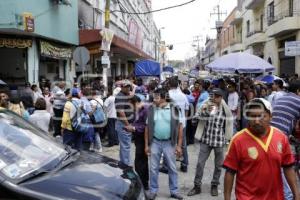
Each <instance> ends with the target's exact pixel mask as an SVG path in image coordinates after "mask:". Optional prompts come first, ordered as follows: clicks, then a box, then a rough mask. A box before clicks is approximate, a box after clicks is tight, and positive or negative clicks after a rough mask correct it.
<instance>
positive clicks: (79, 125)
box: [71, 101, 90, 134]
mask: <svg viewBox="0 0 300 200" xmlns="http://www.w3.org/2000/svg"><path fill="white" fill-rule="evenodd" d="M71 103H72V104H73V105H74V106H75V108H76V112H75V115H74V117H73V118H72V119H71V125H72V129H73V131H75V132H77V133H82V134H85V133H87V132H88V130H89V128H90V118H89V116H88V114H87V113H85V111H84V110H83V109H82V108H80V106H79V105H78V103H77V102H76V101H71Z"/></svg>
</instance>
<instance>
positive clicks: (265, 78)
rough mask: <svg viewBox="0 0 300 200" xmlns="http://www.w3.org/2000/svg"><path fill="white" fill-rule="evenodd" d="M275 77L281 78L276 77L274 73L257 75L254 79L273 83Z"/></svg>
mask: <svg viewBox="0 0 300 200" xmlns="http://www.w3.org/2000/svg"><path fill="white" fill-rule="evenodd" d="M277 79H281V78H280V77H278V76H275V75H266V76H259V77H257V78H256V80H258V81H262V82H265V83H273V82H274V80H277ZM281 80H282V79H281Z"/></svg>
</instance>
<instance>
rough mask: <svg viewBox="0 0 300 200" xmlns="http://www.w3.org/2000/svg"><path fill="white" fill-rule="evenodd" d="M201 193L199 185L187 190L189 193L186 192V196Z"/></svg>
mask: <svg viewBox="0 0 300 200" xmlns="http://www.w3.org/2000/svg"><path fill="white" fill-rule="evenodd" d="M200 193H201V187H200V186H194V188H193V189H192V190H191V191H189V193H188V194H187V196H189V197H190V196H194V195H196V194H200Z"/></svg>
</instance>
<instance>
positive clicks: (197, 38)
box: [193, 35, 203, 64]
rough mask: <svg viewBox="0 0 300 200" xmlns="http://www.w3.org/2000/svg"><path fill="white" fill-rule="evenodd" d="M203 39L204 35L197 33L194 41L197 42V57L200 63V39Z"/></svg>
mask: <svg viewBox="0 0 300 200" xmlns="http://www.w3.org/2000/svg"><path fill="white" fill-rule="evenodd" d="M202 40H203V36H202V35H197V36H195V37H194V41H193V42H195V43H197V58H198V64H200V62H201V53H200V41H202Z"/></svg>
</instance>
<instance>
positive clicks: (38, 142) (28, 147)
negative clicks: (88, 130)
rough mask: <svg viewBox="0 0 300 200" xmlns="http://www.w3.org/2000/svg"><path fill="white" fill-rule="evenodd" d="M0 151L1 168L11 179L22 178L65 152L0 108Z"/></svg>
mask: <svg viewBox="0 0 300 200" xmlns="http://www.w3.org/2000/svg"><path fill="white" fill-rule="evenodd" d="M0 152H1V153H0V172H2V173H3V174H4V175H5V176H7V177H8V178H10V179H22V178H23V177H25V176H26V175H29V174H30V173H31V172H34V171H36V170H38V169H41V168H42V167H44V166H46V165H48V164H49V163H51V162H52V161H54V160H56V159H59V158H60V157H62V156H64V155H66V153H67V152H66V151H65V150H64V148H63V147H62V146H60V145H59V144H57V143H55V142H54V141H52V139H50V137H48V136H47V135H46V133H45V132H42V131H41V130H40V129H38V128H36V127H35V126H33V125H32V124H30V123H28V122H27V121H25V120H24V119H22V118H21V117H19V116H17V115H16V114H14V113H12V112H10V111H7V110H5V109H0Z"/></svg>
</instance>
